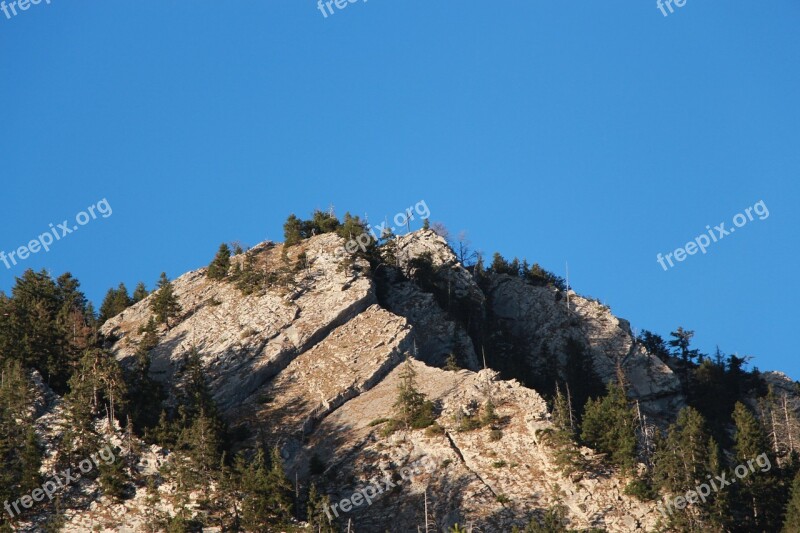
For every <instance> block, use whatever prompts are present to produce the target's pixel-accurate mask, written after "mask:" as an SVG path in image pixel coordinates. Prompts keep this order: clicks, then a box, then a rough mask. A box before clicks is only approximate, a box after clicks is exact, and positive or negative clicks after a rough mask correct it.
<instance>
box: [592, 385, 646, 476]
mask: <svg viewBox="0 0 800 533" xmlns="http://www.w3.org/2000/svg"><path fill="white" fill-rule="evenodd" d="M607 391H608V392H607V394H606V396H604V397H603V398H599V399H597V400H591V399H590V400H589V401H588V402H587V404H586V407H585V409H584V414H583V425H582V433H581V439H583V441H584V442H586V444H588V445H589V446H591V447H592V448H594V449H596V450H599V451H601V452H603V453H607V454H608V455H609V458H610V459H611V462H612V463H613V464H615V465H617V466H619V467H620V468H622V469H623V471H626V472H630V471H632V470H633V468H634V467H635V465H636V414H635V413H634V411H633V409H632V408H631V407H630V406H629V405H628V399H627V397H626V396H625V390H624V389H623V388H622V387H621V386H619V385H617V384H615V383H609V384H608V389H607Z"/></svg>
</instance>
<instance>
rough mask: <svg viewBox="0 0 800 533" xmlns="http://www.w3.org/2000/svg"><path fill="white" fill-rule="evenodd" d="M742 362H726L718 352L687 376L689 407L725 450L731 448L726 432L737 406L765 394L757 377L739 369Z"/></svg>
mask: <svg viewBox="0 0 800 533" xmlns="http://www.w3.org/2000/svg"><path fill="white" fill-rule="evenodd" d="M745 361H746V358H743V357H737V356H735V355H730V356H727V358H726V356H725V355H724V354H723V353H722V352H721V351H720V350H719V349H717V352H716V355H715V357H714V359H713V360H712V359H710V358H704V359H703V360H702V361H701V362H700V364H699V365H697V366H696V367H693V368H690V369H689V370H688V372H687V374H688V378H687V379H688V384H687V387H686V388H687V389H688V401H689V405H691V406H692V407H694V408H695V409H697V410H698V411H700V412H701V413H702V414H703V416H704V417H705V419H706V420H707V421H708V422H709V425H710V429H711V433H712V435H713V436H714V438H715V439H717V441H718V442H720V444H723V445H724V446H725V447H728V446H729V445H730V444H731V441H730V432H729V431H728V428H729V424H730V422H731V419H730V416H731V413H732V412H733V410H734V406H735V404H736V402H738V401H742V400H744V399H745V398H746V397H747V396H748V395H751V394H755V395H761V394H762V393H764V392H766V391H765V390H763V388H764V384H763V381H762V380H761V379H760V378H759V377H758V375H757V373H755V372H747V371H745V370H744V369H743V368H742V366H743V365H744V363H745Z"/></svg>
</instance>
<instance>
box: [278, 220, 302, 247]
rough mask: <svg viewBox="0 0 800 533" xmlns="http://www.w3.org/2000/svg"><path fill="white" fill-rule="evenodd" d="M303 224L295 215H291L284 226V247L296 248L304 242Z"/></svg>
mask: <svg viewBox="0 0 800 533" xmlns="http://www.w3.org/2000/svg"><path fill="white" fill-rule="evenodd" d="M303 237H304V235H303V222H302V221H301V220H300V219H299V218H297V217H296V216H295V215H294V213H293V214H291V215H289V218H287V219H286V223H284V225H283V245H284V246H286V247H288V246H294V245H295V244H298V243H299V242H300V241H301V240H303Z"/></svg>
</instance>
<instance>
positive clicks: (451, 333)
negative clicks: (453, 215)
mask: <svg viewBox="0 0 800 533" xmlns="http://www.w3.org/2000/svg"><path fill="white" fill-rule="evenodd" d="M343 244H344V240H343V239H341V238H340V237H338V236H336V235H335V234H324V235H318V236H315V237H312V238H310V239H306V240H304V241H303V242H302V243H300V244H298V245H296V246H293V247H290V248H287V249H285V250H284V248H283V246H282V245H280V244H274V243H269V242H268V243H263V244H261V245H259V246H257V247H255V248H254V249H253V250H251V252H250V254H251V256H252V258H255V261H256V265H257V268H263V269H264V271H265V272H279V271H280V272H283V273H284V274H283V275H284V278H283V279H282V281H280V282H279V283H268V284H265V285H264V286H263V287H257V288H256V289H255V290H254V291H253V292H252V293H251V294H248V295H244V294H243V293H242V292H241V291H240V290H239V289H238V288H237V287H236V286H235V285H234V284H233V283H231V282H230V281H225V280H223V281H214V280H210V279H208V278H207V277H206V273H205V269H199V270H195V271H192V272H189V273H187V274H184V275H182V276H180V277H178V278H177V279H175V280H174V282H173V284H174V289H175V294H176V295H177V297H178V299H179V302H180V304H181V306H182V312H181V316H180V317H178V318H177V319H175V320H173V321H172V322H171V323H170V326H171V327H170V328H169V329H168V328H166V327H161V328H160V330H159V343H158V346H157V347H156V348H155V349H154V350H153V351H152V352H151V357H152V361H153V364H152V373H153V376H154V377H156V378H158V379H161V380H163V381H165V382H167V383H169V382H170V381H171V380H173V379H175V372H176V371H177V370H179V369H180V368H181V365H182V362H183V360H184V357H185V356H186V354H187V353H188V352H189V351H190V350H191V349H192V348H196V349H197V350H198V352H199V353H200V355H201V357H202V361H203V364H204V366H205V369H206V372H207V377H208V382H209V385H210V387H211V389H212V392H213V394H214V398H215V400H216V401H217V402H218V404H219V405H220V406H221V408H222V410H223V413H224V414H225V416H226V417H227V419H228V421H229V422H230V424H231V426H233V427H245V428H247V429H248V431H249V434H251V435H255V434H258V435H259V437H260V438H263V439H265V440H266V441H268V442H269V443H270V444H276V445H278V446H279V448H280V450H281V454H282V457H283V459H284V461H285V468H286V471H287V474H288V476H289V478H290V479H292V480H296V481H297V483H298V484H299V486H300V487H306V488H307V487H308V486H309V485H310V483H311V482H312V481H313V482H314V483H316V484H317V485H318V488H319V489H320V490H321V491H322V492H323V493H326V494H328V495H329V496H330V498H331V502H332V503H337V504H339V505H338V507H337V508H336V509H332V510H331V511H332V514H338V515H339V517H340V519H342V520H343V523H345V524H346V523H347V520H348V519H352V521H353V526H354V529H355V530H356V531H385V530H389V531H393V532H394V531H397V532H413V531H417V527H418V526H421V525H424V509H425V505H426V504H427V506H428V517H429V520H430V521H431V522H432V524H433V527H431V530H432V531H433V530H436V531H445V530H446V529H447V528H448V527H449V526H451V525H452V524H453V523H456V522H458V523H459V524H462V525H464V526H467V527H470V526H472V527H474V531H510V530H511V527H512V526H514V525H523V524H525V523H527V522H528V521H529V520H530V519H531V518H532V517H535V516H541V514H542V513H543V512H544V511H545V510H546V509H548V508H550V507H551V506H553V505H555V504H562V505H564V506H565V508H566V510H567V518H568V519H569V523H570V527H572V528H589V527H598V528H604V529H606V530H607V531H609V532H630V531H648V530H652V529H653V528H654V527H655V526H656V522H657V520H658V516H659V515H658V512H657V510H656V509H655V506H654V505H652V504H645V503H641V502H639V501H638V500H636V499H635V498H633V497H630V496H627V495H626V494H624V488H625V485H626V483H627V480H625V479H623V478H621V477H620V476H619V475H618V474H617V473H615V472H613V471H611V470H609V469H607V468H606V467H604V466H602V463H601V461H600V460H599V459H598V458H597V457H595V456H594V454H593V452H592V451H591V450H588V449H581V450H580V453H581V454H582V455H583V457H584V459H585V460H586V463H587V464H588V465H589V466H588V467H587V468H586V470H583V471H580V472H578V473H577V474H573V475H566V474H564V473H563V472H562V471H561V469H560V468H559V467H558V466H557V465H556V459H555V450H554V449H553V448H552V447H551V445H550V444H549V443H548V439H547V438H546V435H548V433H549V432H550V431H551V430H552V428H553V426H552V424H551V422H550V415H549V414H548V408H547V404H546V402H545V401H544V399H543V398H542V397H541V396H540V394H539V393H538V392H536V391H535V390H532V389H530V388H526V387H525V386H523V385H522V384H521V383H520V382H518V381H516V380H513V379H512V380H503V379H500V377H499V375H498V373H497V372H495V371H494V370H491V369H483V366H484V365H483V357H482V353H481V349H482V347H481V346H477V345H476V344H475V341H474V340H473V337H474V331H472V330H471V329H470V328H473V329H474V327H475V324H479V323H488V322H482V321H487V320H488V319H489V317H491V319H492V320H493V321H494V322H492V324H497V325H498V327H500V328H502V329H503V331H504V333H506V334H508V335H512V336H513V337H514V338H515V339H516V340H517V341H518V345H519V346H520V347H521V348H520V349H521V350H523V352H524V354H525V361H526V362H527V363H528V364H529V366H530V369H531V370H532V371H533V372H535V371H537V370H538V369H539V368H540V367H541V365H542V361H541V360H540V354H541V353H542V350H543V348H544V347H546V348H547V350H549V351H550V353H552V354H554V355H555V356H556V357H557V358H558V359H559V360H561V362H562V363H563V362H564V361H565V359H566V351H567V348H568V345H570V344H575V345H578V346H580V347H581V348H583V349H585V350H586V353H588V354H590V356H591V361H592V363H593V366H594V369H595V371H596V372H597V374H598V375H599V376H600V377H601V378H602V379H603V380H605V381H609V380H613V379H616V374H617V368H618V367H620V368H622V369H623V370H624V372H625V375H626V377H627V379H628V381H629V384H630V394H631V396H632V397H633V398H635V399H638V400H639V401H640V403H641V406H642V409H643V411H646V412H647V413H648V414H649V415H650V416H653V417H655V418H657V419H658V418H662V419H667V418H669V417H670V416H673V415H674V413H675V412H676V411H677V410H678V409H679V408H680V407H681V406H683V405H684V399H683V396H682V394H681V388H680V383H679V381H678V378H677V377H676V376H675V374H674V373H673V372H672V371H671V370H670V368H669V367H667V365H665V364H664V363H663V362H662V361H660V360H659V359H658V358H656V357H654V356H653V355H651V354H648V353H647V351H646V350H645V349H644V347H642V346H641V345H639V344H637V342H636V340H635V337H634V335H633V334H632V332H631V330H630V326H629V324H628V323H627V322H626V321H625V320H622V319H619V318H617V317H615V316H614V315H613V314H612V313H611V312H610V310H609V309H608V308H607V307H605V306H603V305H601V304H600V303H599V302H596V301H593V300H589V299H586V298H583V297H581V296H579V295H577V294H575V293H574V292H570V295H569V308H568V307H567V303H566V294H565V293H563V292H562V291H558V290H557V289H554V288H548V287H536V286H532V285H530V284H527V283H525V282H523V281H522V280H519V279H517V278H512V277H510V276H508V275H492V274H490V275H487V276H485V277H483V278H482V279H481V280H480V283H479V282H478V281H476V278H475V277H474V275H473V273H472V272H471V271H470V270H469V269H467V268H465V267H464V266H463V265H461V264H460V263H459V262H458V261H457V258H456V256H455V255H454V254H453V252H452V250H450V248H449V247H448V245H447V243H446V242H445V240H444V239H442V238H441V237H440V236H438V235H436V234H435V233H434V232H432V231H430V230H420V231H417V232H414V233H412V234H409V235H405V236H401V237H398V238H397V251H396V259H397V263H396V264H395V265H389V266H387V265H381V266H378V267H377V268H376V270H375V272H373V271H372V270H371V267H370V264H369V263H368V262H367V261H365V260H363V259H355V260H354V261H348V260H346V259H349V258H342V257H341V256H338V255H337V250H338V249H339V248H340V247H341V246H342V245H343ZM426 257H427V258H429V259H430V264H431V266H432V267H433V269H432V271H433V272H434V274H433V276H432V277H431V278H430V279H426V280H424V282H423V281H420V280H419V279H417V278H416V274H417V273H416V272H415V268H416V266H415V265H418V264H419V262H418V261H416V262H415V261H414V260H415V259H419V258H426ZM244 261H245V257H244V256H242V255H240V256H236V257H234V258H233V259H232V262H233V263H234V264H239V265H241V264H243V263H244ZM374 264H376V263H373V265H374ZM381 271H390V274H382V273H381ZM426 284H427V285H426ZM152 298H153V297H152V295H151V296H150V297H148V298H147V299H145V300H143V301H142V302H140V303H138V304H136V305H134V306H132V307H131V308H129V309H127V310H126V311H125V312H123V313H122V314H120V315H119V316H116V317H114V318H112V319H111V320H109V321H108V322H107V323H106V324H105V325H104V326H103V328H102V333H103V334H104V335H105V337H106V338H107V339H108V346H109V348H110V349H111V351H112V352H113V354H114V355H115V356H116V357H117V358H118V359H119V360H120V361H121V362H122V363H123V364H127V363H128V362H130V358H131V356H132V355H133V354H134V352H135V351H136V348H137V343H138V342H139V340H140V339H141V336H142V334H141V332H140V328H141V327H142V326H144V325H145V324H146V323H147V321H148V319H149V318H150V316H151V311H150V303H151V300H152ZM465 310H466V311H465ZM450 354H457V355H458V360H459V362H460V365H461V366H462V367H464V369H462V370H457V371H450V370H444V369H442V368H441V367H442V366H444V362H445V360H446V359H447V357H448V356H449V355H450ZM489 355H491V354H489ZM409 357H410V359H409V361H410V362H409V363H408V364H410V365H411V366H412V367H413V369H414V370H415V371H416V382H417V385H418V388H419V390H420V391H421V392H423V393H424V394H425V395H426V396H427V397H428V399H430V400H431V401H433V402H434V411H435V414H436V426H434V427H433V428H432V429H429V430H408V431H407V430H397V431H395V432H393V433H391V434H388V435H387V434H385V433H384V430H385V428H386V426H387V424H389V423H390V422H388V419H391V418H393V417H395V407H394V406H395V403H396V400H397V389H398V385H399V382H400V375H401V373H402V372H403V370H404V369H405V365H406V363H405V362H404V361H406V359H407V358H409ZM481 369H483V370H481ZM765 378H766V379H768V380H770V382H771V383H774V385H775V386H776V388H777V387H780V388H781V390H782V391H786V392H787V394H789V395H791V398H792V402H796V403H793V404H792V405H793V409H794V411H795V412H797V410H798V409H800V402H797V394H796V390H795V388H794V384H793V383H791V381H790V380H788V378H785V376H783V377H782V376H780V375H777V374H775V375H771V374H766V375H765ZM39 388H41V389H42V390H41V392H40V393H39V395H38V399H37V405H36V407H35V408H36V409H37V410H38V411H40V412H41V416H42V417H43V418H42V419H43V420H47V419H48V418H47V417H50V418H53V417H58V409H59V407H58V401H57V400H55V399H53V398H52V397H51V396H52V393H50V392H47V391H46V387H44V386H43V385H42V386H39ZM489 402H490V403H491V405H493V406H494V409H495V413H496V418H495V419H494V420H492V421H490V422H488V423H485V424H483V425H482V426H481V427H477V428H476V427H469V424H465V420H466V421H470V420H477V419H480V417H482V416H483V415H484V414H485V413H486V410H487V407H486V406H487V404H488V403H489ZM478 425H480V424H478ZM116 431H117V432H119V433H120V434H121V431H120V430H119V429H118V428H116ZM253 438H254V437H253ZM120 442H121V441H120ZM173 460H175V456H174V455H173V454H171V453H170V452H169V451H167V450H160V449H157V448H155V447H153V448H151V449H149V450H147V451H146V452H145V453H144V454H143V455H142V457H141V463H140V468H141V469H142V471H143V472H149V474H148V475H150V474H152V475H155V471H156V468H157V467H158V466H160V465H162V464H165V463H169V462H170V461H173ZM320 470H321V471H320ZM369 486H372V487H374V488H373V489H368V488H367V487H369ZM159 490H161V491H162V492H163V493H164V494H165V495H169V493H170V490H171V488H170V484H169V483H166V484H165V485H164V486H163V487H162V488H161V489H159ZM358 490H363V491H364V492H366V493H367V494H371V493H372V492H370V491H374V492H375V494H374V497H371V503H369V504H367V503H362V504H361V505H358V506H356V507H354V508H353V509H350V510H349V511H348V510H344V508H343V506H342V505H341V502H342V500H343V499H345V498H350V497H351V496H352V495H353V494H354V492H355V491H358ZM200 496H207V495H194V496H193V497H194V498H195V499H197V498H199V497H200ZM165 501H168V498H167V499H165ZM301 504H302V505H303V506H304V505H305V503H304V502H302V503H301ZM345 507H349V506H345ZM159 510H160V511H162V512H166V513H169V512H171V509H170V508H169V506H168V505H166V504H165V506H164V507H162V508H160V509H159ZM172 511H174V509H173V510H172ZM148 512H149V510H148V504H147V494H146V490H145V489H144V488H140V489H139V490H138V492H137V493H136V496H135V497H134V498H133V499H131V500H127V501H125V502H123V503H121V504H112V503H111V502H108V501H105V500H104V499H101V500H98V501H96V502H94V503H93V504H92V506H91V508H90V509H88V510H87V509H83V510H81V511H80V512H70V513H68V514H67V525H66V527H65V531H76V532H77V531H85V530H87V529H88V528H95V527H97V526H101V527H99V529H100V530H103V531H137V530H141V527H142V524H143V523H144V516H145V515H146V514H147V513H148ZM109 524H113V527H112V526H111V525H109Z"/></svg>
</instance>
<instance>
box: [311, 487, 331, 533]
mask: <svg viewBox="0 0 800 533" xmlns="http://www.w3.org/2000/svg"><path fill="white" fill-rule="evenodd" d="M329 509H330V498H329V497H328V496H327V495H321V494H320V493H319V492H318V491H317V486H316V485H315V484H314V483H312V484H311V488H310V489H309V491H308V504H307V505H306V515H307V517H306V518H307V519H306V521H307V522H308V525H309V526H311V531H314V532H315V533H337V532H338V529H337V528H336V524H335V523H334V522H333V520H332V518H333V517H332V515H331V511H330V510H329ZM326 510H327V513H326ZM328 515H331V517H330V518H329V517H328Z"/></svg>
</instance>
